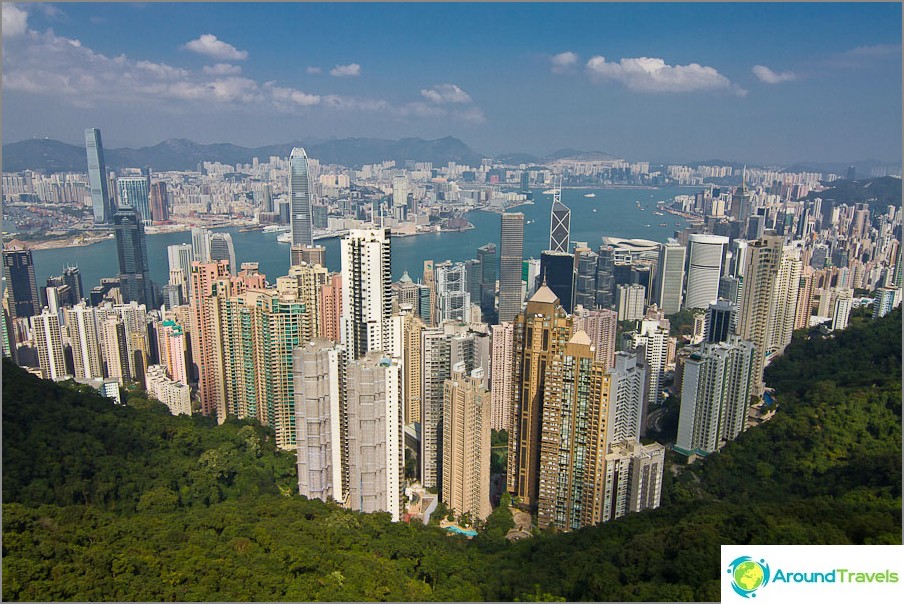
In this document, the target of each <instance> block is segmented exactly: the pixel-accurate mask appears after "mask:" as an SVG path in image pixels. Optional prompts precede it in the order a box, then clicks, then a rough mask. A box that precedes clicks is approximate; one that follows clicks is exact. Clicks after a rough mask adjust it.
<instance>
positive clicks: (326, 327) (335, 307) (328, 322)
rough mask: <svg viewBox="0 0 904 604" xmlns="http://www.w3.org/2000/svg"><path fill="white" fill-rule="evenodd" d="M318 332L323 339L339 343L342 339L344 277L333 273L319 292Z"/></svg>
mask: <svg viewBox="0 0 904 604" xmlns="http://www.w3.org/2000/svg"><path fill="white" fill-rule="evenodd" d="M318 298H319V299H318V306H319V307H320V312H319V313H318V315H317V321H318V322H319V325H318V329H317V332H318V333H319V334H320V337H321V338H326V339H328V340H332V341H333V342H339V341H340V340H341V339H342V335H341V334H342V323H341V321H340V318H341V317H342V275H340V274H339V273H333V274H332V275H330V278H329V281H327V282H326V283H325V284H324V285H322V286H321V287H320V291H319V292H318Z"/></svg>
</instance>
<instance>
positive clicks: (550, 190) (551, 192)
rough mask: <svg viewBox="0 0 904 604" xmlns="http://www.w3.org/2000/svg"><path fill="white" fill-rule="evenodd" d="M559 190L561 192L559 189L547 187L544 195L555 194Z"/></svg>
mask: <svg viewBox="0 0 904 604" xmlns="http://www.w3.org/2000/svg"><path fill="white" fill-rule="evenodd" d="M558 192H559V190H558V189H546V190H545V191H543V194H544V195H555V194H556V193H558Z"/></svg>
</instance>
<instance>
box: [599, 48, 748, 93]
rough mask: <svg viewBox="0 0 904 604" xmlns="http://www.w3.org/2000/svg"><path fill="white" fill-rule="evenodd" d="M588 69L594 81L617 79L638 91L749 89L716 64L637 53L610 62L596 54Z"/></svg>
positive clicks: (739, 91)
mask: <svg viewBox="0 0 904 604" xmlns="http://www.w3.org/2000/svg"><path fill="white" fill-rule="evenodd" d="M587 73H588V74H589V75H590V77H591V79H593V80H595V81H601V80H614V81H616V82H620V83H622V84H623V85H624V86H625V87H626V88H628V89H629V90H635V91H637V92H695V91H699V90H727V91H729V92H732V93H733V94H737V95H739V96H744V95H745V94H747V91H746V90H744V89H743V88H741V87H739V86H738V85H737V84H734V83H732V81H731V80H729V79H728V78H726V77H725V76H723V75H722V74H720V73H719V72H718V71H716V69H714V68H713V67H705V66H703V65H699V64H698V63H691V64H690V65H667V64H666V62H665V61H663V60H662V59H657V58H651V57H637V58H629V59H621V60H620V61H619V62H618V63H612V62H607V61H606V59H605V57H601V56H596V57H593V58H592V59H590V60H589V61H587Z"/></svg>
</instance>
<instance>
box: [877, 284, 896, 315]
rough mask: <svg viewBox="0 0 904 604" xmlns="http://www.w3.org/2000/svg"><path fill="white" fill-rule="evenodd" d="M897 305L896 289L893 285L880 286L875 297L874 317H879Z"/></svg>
mask: <svg viewBox="0 0 904 604" xmlns="http://www.w3.org/2000/svg"><path fill="white" fill-rule="evenodd" d="M894 307H895V290H894V288H891V287H880V288H879V289H877V290H876V296H875V298H874V299H873V318H874V319H879V318H881V317H884V316H885V315H887V314H888V313H890V312H891V311H892V310H893V309H894Z"/></svg>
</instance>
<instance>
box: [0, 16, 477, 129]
mask: <svg viewBox="0 0 904 604" xmlns="http://www.w3.org/2000/svg"><path fill="white" fill-rule="evenodd" d="M7 10H8V9H7ZM19 40H21V41H22V42H21V43H20V42H19ZM3 50H4V56H3V62H4V64H3V74H2V75H3V81H2V86H3V91H4V92H6V93H8V94H16V93H20V94H33V95H44V96H48V97H54V98H55V99H57V101H58V102H59V103H60V104H61V105H64V106H65V105H68V106H75V107H81V108H98V107H107V106H110V105H111V104H114V105H123V104H128V105H130V106H133V107H135V108H136V111H143V110H145V109H146V108H150V107H154V108H159V109H162V110H165V111H169V112H182V111H191V110H198V109H203V110H207V109H210V108H214V107H240V106H246V107H254V108H255V110H261V111H265V110H268V109H269V110H270V111H280V112H287V113H299V112H303V111H307V110H310V109H312V108H318V110H319V111H333V112H357V113H362V112H363V113H371V114H375V115H380V116H386V117H389V118H395V119H423V120H429V119H452V120H460V121H462V122H465V123H472V124H473V123H482V122H483V121H485V117H484V115H483V112H482V111H481V110H480V109H479V108H477V107H475V106H473V105H470V104H468V103H469V102H470V97H469V96H468V95H467V94H466V93H465V92H464V91H463V90H461V88H459V87H458V86H455V85H452V84H448V85H438V86H435V87H433V88H431V89H429V91H432V92H435V93H436V94H437V95H438V96H437V97H436V98H438V99H441V100H443V101H444V102H428V100H427V99H424V98H422V97H418V100H416V101H411V102H408V103H401V104H393V103H390V102H389V101H386V100H383V99H374V98H360V97H351V96H342V95H338V94H316V93H311V92H306V91H304V90H299V89H297V88H293V87H291V86H287V85H280V84H279V83H277V82H273V81H267V82H258V81H256V80H254V79H252V78H249V77H244V76H242V75H241V68H240V67H238V66H236V65H232V64H229V63H216V64H214V65H207V66H204V67H202V68H200V69H198V70H189V69H185V68H181V67H175V66H172V65H168V64H166V63H157V62H153V61H147V60H136V59H132V58H129V57H128V56H126V55H125V54H120V55H117V56H108V55H105V54H102V53H99V52H95V51H94V50H92V49H91V48H88V47H86V46H85V45H83V44H82V43H81V42H79V41H78V40H74V39H70V38H65V37H62V36H58V35H56V34H55V33H53V31H51V30H47V31H45V32H43V33H42V32H37V31H34V30H27V33H26V35H25V36H22V37H21V38H15V39H10V40H8V41H7V40H6V39H4V49H3ZM426 96H428V97H429V96H431V95H426ZM452 108H455V109H452Z"/></svg>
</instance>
